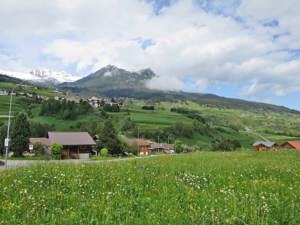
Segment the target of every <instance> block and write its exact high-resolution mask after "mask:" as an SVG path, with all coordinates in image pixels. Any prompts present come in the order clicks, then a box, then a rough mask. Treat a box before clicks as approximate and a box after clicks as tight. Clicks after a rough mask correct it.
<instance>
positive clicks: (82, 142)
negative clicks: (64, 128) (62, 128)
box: [48, 132, 96, 159]
mask: <svg viewBox="0 0 300 225" xmlns="http://www.w3.org/2000/svg"><path fill="white" fill-rule="evenodd" d="M48 136H49V141H50V143H51V145H53V144H54V143H56V144H60V145H62V146H63V156H65V157H70V158H76V159H86V158H89V156H90V154H93V153H95V150H94V147H95V145H96V142H95V141H94V140H93V138H92V137H91V136H90V135H89V133H88V132H48Z"/></svg>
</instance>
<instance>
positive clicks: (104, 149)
mask: <svg viewBox="0 0 300 225" xmlns="http://www.w3.org/2000/svg"><path fill="white" fill-rule="evenodd" d="M100 155H101V156H103V157H106V156H107V155H108V150H107V148H102V149H101V150H100Z"/></svg>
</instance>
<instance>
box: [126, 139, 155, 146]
mask: <svg viewBox="0 0 300 225" xmlns="http://www.w3.org/2000/svg"><path fill="white" fill-rule="evenodd" d="M127 143H128V144H129V145H139V146H149V147H150V146H151V144H152V142H151V141H148V140H145V139H137V138H136V139H135V138H133V139H128V140H127Z"/></svg>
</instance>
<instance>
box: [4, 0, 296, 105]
mask: <svg viewBox="0 0 300 225" xmlns="http://www.w3.org/2000/svg"><path fill="white" fill-rule="evenodd" d="M299 11H300V2H299V1H298V0H290V1H287V2H283V1H279V0H264V1H261V0H247V1H246V0H227V1H223V0H144V1H142V0H122V1H118V0H109V1H107V0H74V1H72V4H70V1H69V0H53V1H44V2H42V1H40V0H28V1H22V2H21V1H18V0H2V1H1V2H0V13H1V15H2V17H3V18H10V19H9V20H1V21H0V71H1V70H2V71H16V72H26V71H30V70H31V69H36V68H47V69H51V70H54V71H65V72H67V73H70V74H73V75H74V76H77V77H82V76H85V75H87V74H89V73H91V72H93V71H95V70H97V69H99V68H101V67H103V66H105V65H107V64H113V65H116V66H119V67H122V68H124V69H128V70H140V69H143V68H148V67H150V68H152V69H153V71H154V72H155V73H156V74H157V75H158V76H159V77H158V78H155V79H153V80H152V81H151V82H149V84H148V85H149V87H156V88H160V89H164V90H166V89H168V90H184V91H189V92H201V93H203V92H204V93H214V94H218V95H221V96H226V97H233V98H242V99H247V100H253V101H263V102H268V103H274V104H278V105H284V106H287V107H290V108H294V109H299V110H300V103H299V101H298V99H299V97H300V28H299V23H300V15H299Z"/></svg>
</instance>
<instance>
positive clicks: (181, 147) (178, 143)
mask: <svg viewBox="0 0 300 225" xmlns="http://www.w3.org/2000/svg"><path fill="white" fill-rule="evenodd" d="M174 149H175V152H176V153H181V152H183V151H184V145H183V143H182V141H180V140H176V141H175V143H174Z"/></svg>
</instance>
